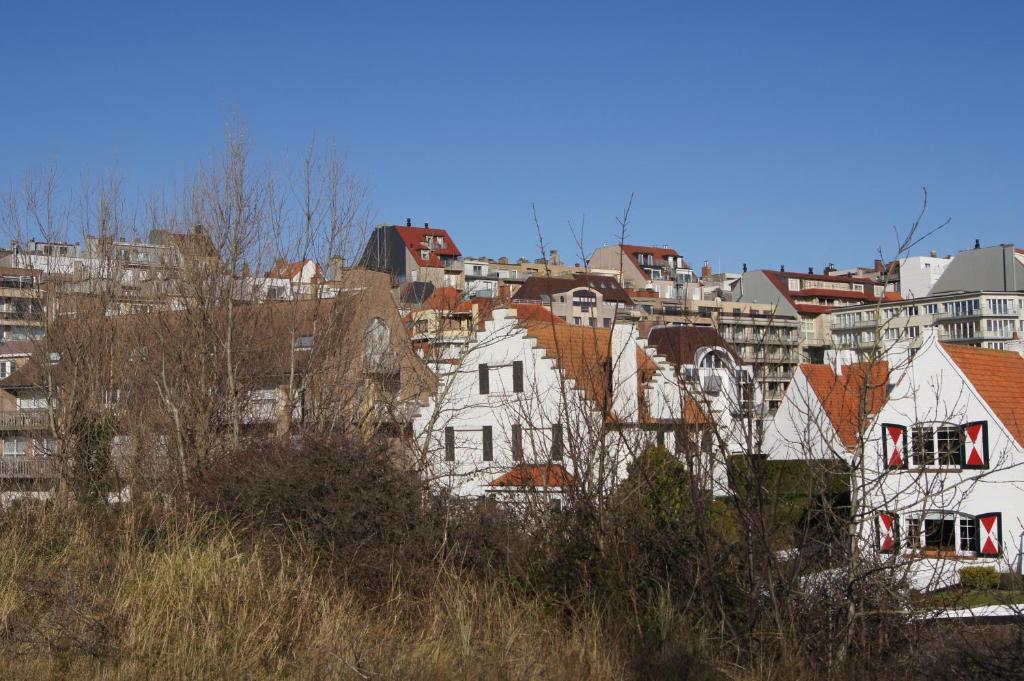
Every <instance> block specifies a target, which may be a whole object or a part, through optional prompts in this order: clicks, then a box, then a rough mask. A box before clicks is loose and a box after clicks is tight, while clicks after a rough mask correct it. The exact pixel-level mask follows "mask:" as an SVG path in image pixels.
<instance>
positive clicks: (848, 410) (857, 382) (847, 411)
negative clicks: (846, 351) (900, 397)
mask: <svg viewBox="0 0 1024 681" xmlns="http://www.w3.org/2000/svg"><path fill="white" fill-rule="evenodd" d="M800 371H802V372H803V374H804V376H806V377H807V382H808V383H810V385H811V389H812V390H814V394H815V395H816V396H817V397H818V400H819V401H820V402H821V405H822V408H823V409H824V411H825V415H826V416H827V417H828V419H829V421H831V422H832V427H833V428H835V430H836V434H837V435H838V436H839V440H840V441H841V442H842V443H843V444H844V445H846V446H847V447H855V446H856V445H857V438H858V436H859V435H860V432H861V430H862V429H863V426H864V425H865V422H863V421H862V420H861V419H862V418H864V419H866V418H867V417H868V416H871V415H872V414H877V413H878V410H879V409H881V408H882V406H883V405H884V404H885V401H886V399H888V390H887V383H888V380H889V364H888V363H887V362H876V363H873V364H872V363H867V362H862V363H859V364H849V365H847V366H844V367H843V369H842V372H841V374H840V375H838V376H837V375H836V374H835V373H834V372H833V371H832V367H830V366H827V365H824V364H801V365H800Z"/></svg>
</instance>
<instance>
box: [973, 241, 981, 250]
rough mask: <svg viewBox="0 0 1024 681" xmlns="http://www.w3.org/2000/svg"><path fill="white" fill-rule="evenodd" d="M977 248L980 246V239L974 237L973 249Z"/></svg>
mask: <svg viewBox="0 0 1024 681" xmlns="http://www.w3.org/2000/svg"><path fill="white" fill-rule="evenodd" d="M979 248H981V239H975V240H974V250H978V249H979Z"/></svg>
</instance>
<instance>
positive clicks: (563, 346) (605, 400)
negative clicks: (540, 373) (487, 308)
mask: <svg viewBox="0 0 1024 681" xmlns="http://www.w3.org/2000/svg"><path fill="white" fill-rule="evenodd" d="M526 333H527V335H529V336H530V337H531V338H534V339H536V340H537V345H538V346H539V347H540V348H542V349H543V350H544V351H545V353H546V354H547V356H548V357H550V358H551V359H554V360H555V361H556V362H557V363H558V366H559V367H561V369H562V372H563V375H564V376H565V377H566V378H571V379H573V380H574V381H575V382H576V387H577V388H580V389H581V390H583V393H584V394H585V395H586V396H587V398H588V399H590V400H593V401H594V402H596V403H597V404H598V405H599V407H600V408H604V409H607V408H610V407H611V396H610V395H609V394H608V384H609V383H610V381H609V380H608V371H609V367H610V365H611V341H612V332H611V331H610V330H608V329H593V328H590V327H586V326H572V325H571V324H528V325H526Z"/></svg>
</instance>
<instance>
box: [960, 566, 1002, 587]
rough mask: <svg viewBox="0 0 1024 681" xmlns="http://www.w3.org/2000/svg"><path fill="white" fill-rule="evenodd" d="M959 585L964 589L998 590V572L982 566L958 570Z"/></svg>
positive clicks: (992, 568)
mask: <svg viewBox="0 0 1024 681" xmlns="http://www.w3.org/2000/svg"><path fill="white" fill-rule="evenodd" d="M960 585H961V586H963V587H964V588H965V589H998V588H999V572H998V571H997V570H996V569H995V568H994V567H990V566H984V565H980V566H977V567H965V568H960Z"/></svg>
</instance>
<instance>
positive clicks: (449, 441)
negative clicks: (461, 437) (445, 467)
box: [444, 428, 455, 461]
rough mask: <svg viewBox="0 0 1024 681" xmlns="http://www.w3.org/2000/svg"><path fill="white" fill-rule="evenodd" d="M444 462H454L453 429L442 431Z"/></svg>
mask: <svg viewBox="0 0 1024 681" xmlns="http://www.w3.org/2000/svg"><path fill="white" fill-rule="evenodd" d="M444 460H445V461H455V429H454V428H445V429H444Z"/></svg>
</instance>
